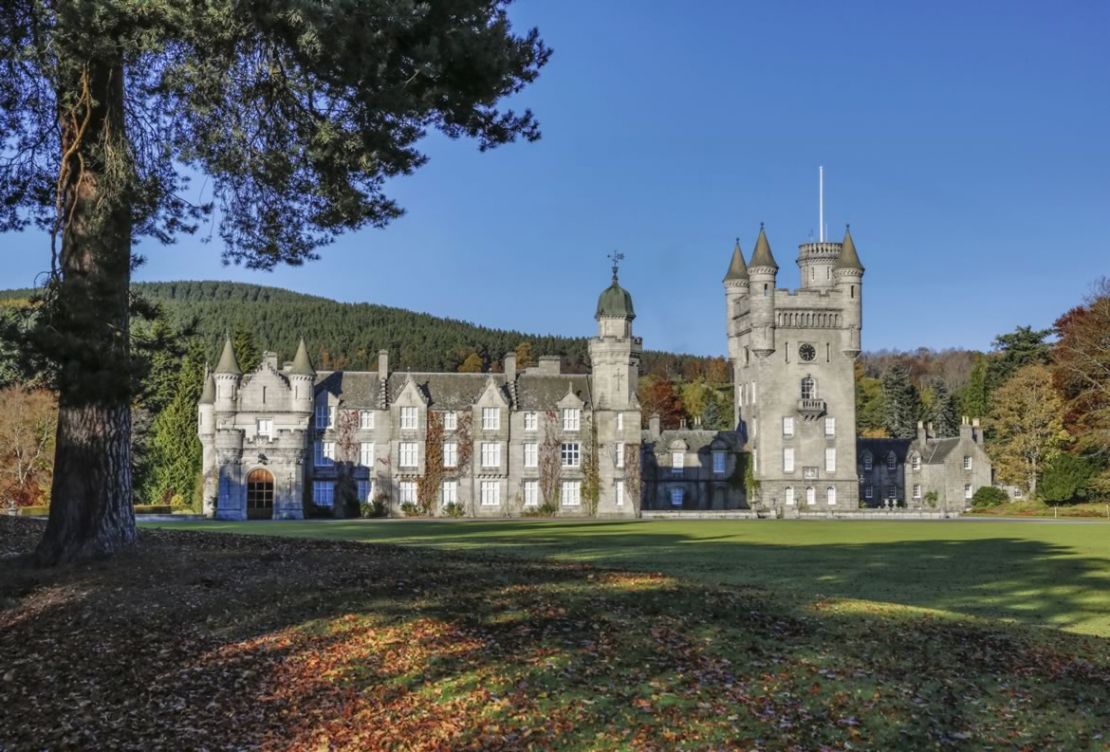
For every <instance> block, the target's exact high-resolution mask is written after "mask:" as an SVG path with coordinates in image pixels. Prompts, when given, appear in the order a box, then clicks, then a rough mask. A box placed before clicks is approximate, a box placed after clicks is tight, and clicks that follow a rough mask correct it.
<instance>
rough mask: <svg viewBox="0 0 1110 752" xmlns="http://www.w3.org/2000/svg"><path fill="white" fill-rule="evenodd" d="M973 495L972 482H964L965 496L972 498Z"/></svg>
mask: <svg viewBox="0 0 1110 752" xmlns="http://www.w3.org/2000/svg"><path fill="white" fill-rule="evenodd" d="M972 496H973V494H972V492H971V484H970V483H965V484H964V498H965V499H970V498H971V497H972Z"/></svg>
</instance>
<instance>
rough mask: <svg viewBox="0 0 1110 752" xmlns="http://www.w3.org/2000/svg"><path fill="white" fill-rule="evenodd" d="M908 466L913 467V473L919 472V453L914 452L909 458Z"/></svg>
mask: <svg viewBox="0 0 1110 752" xmlns="http://www.w3.org/2000/svg"><path fill="white" fill-rule="evenodd" d="M910 467H911V468H913V471H914V472H915V473H919V472H921V455H920V454H915V455H914V456H913V458H912V459H911V460H910Z"/></svg>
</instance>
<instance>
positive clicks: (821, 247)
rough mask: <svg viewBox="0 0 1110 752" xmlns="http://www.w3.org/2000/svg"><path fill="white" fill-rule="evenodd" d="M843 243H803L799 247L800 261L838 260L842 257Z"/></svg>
mask: <svg viewBox="0 0 1110 752" xmlns="http://www.w3.org/2000/svg"><path fill="white" fill-rule="evenodd" d="M843 247H844V246H843V244H842V243H830V242H827V241H826V242H823V243H802V244H801V245H799V246H798V260H799V261H802V260H805V259H836V258H839V257H840V250H841V248H843Z"/></svg>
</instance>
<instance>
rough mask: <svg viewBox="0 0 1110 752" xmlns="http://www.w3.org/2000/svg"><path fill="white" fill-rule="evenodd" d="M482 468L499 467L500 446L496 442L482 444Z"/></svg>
mask: <svg viewBox="0 0 1110 752" xmlns="http://www.w3.org/2000/svg"><path fill="white" fill-rule="evenodd" d="M482 467H493V468H496V467H501V444H499V443H498V442H496V441H484V442H482Z"/></svg>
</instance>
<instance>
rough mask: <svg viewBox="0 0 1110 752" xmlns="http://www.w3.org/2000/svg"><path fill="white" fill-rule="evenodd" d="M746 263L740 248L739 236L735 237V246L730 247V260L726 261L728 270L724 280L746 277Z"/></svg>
mask: <svg viewBox="0 0 1110 752" xmlns="http://www.w3.org/2000/svg"><path fill="white" fill-rule="evenodd" d="M747 278H748V265H747V264H745V263H744V253H743V251H741V250H740V238H737V239H736V247H735V248H733V249H732V260H731V261H729V263H728V272H727V273H726V274H725V278H724V281H725V282H728V281H729V280H732V279H747Z"/></svg>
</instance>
